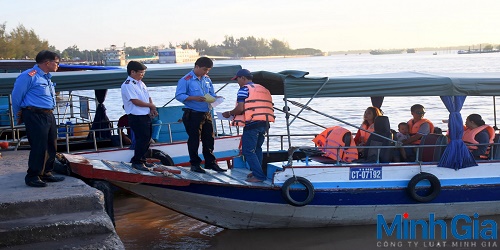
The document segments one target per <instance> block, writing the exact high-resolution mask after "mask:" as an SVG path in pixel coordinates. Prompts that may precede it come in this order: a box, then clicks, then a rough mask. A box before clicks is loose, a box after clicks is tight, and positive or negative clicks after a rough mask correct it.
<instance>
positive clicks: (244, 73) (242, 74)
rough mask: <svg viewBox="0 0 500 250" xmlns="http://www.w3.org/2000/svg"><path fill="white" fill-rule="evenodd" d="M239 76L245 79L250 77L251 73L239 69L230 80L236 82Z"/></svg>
mask: <svg viewBox="0 0 500 250" xmlns="http://www.w3.org/2000/svg"><path fill="white" fill-rule="evenodd" d="M240 76H245V77H252V73H250V71H249V70H248V69H240V70H238V72H236V75H235V76H234V77H233V78H231V80H236V78H238V77H240Z"/></svg>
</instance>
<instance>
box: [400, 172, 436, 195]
mask: <svg viewBox="0 0 500 250" xmlns="http://www.w3.org/2000/svg"><path fill="white" fill-rule="evenodd" d="M422 180H428V181H429V182H430V184H431V187H430V189H431V192H430V194H429V195H427V196H421V195H419V194H417V191H416V186H417V184H418V183H419V182H420V181H422ZM440 192H441V182H440V181H439V179H438V178H437V177H436V176H435V175H433V174H430V173H426V172H421V173H419V174H417V175H415V176H413V178H411V180H410V182H409V183H408V193H409V195H410V197H411V198H412V199H414V200H416V201H418V202H430V201H432V200H434V199H435V198H436V197H437V196H438V195H439V193H440Z"/></svg>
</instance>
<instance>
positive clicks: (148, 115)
mask: <svg viewBox="0 0 500 250" xmlns="http://www.w3.org/2000/svg"><path fill="white" fill-rule="evenodd" d="M146 69H147V67H146V65H144V64H142V63H140V62H137V61H130V62H129V63H128V65H127V74H128V78H127V80H125V82H124V83H123V84H122V86H121V92H122V99H123V106H124V108H125V113H126V114H127V115H128V121H129V125H130V128H131V129H132V131H133V132H134V136H135V148H134V157H132V159H131V160H130V162H131V163H132V167H133V168H135V169H138V170H143V171H148V170H149V169H148V168H147V167H150V166H151V165H150V164H148V163H146V157H145V154H146V152H147V151H148V149H149V145H150V143H151V135H152V131H153V130H152V123H151V119H152V118H153V117H155V116H157V115H158V111H157V110H156V106H155V105H154V104H153V100H151V97H150V96H149V92H148V89H147V87H146V85H145V84H144V82H142V78H143V77H144V74H145V73H146Z"/></svg>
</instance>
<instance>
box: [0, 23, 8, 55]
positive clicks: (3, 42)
mask: <svg viewBox="0 0 500 250" xmlns="http://www.w3.org/2000/svg"><path fill="white" fill-rule="evenodd" d="M5 26H6V23H3V24H1V25H0V58H5V57H6V56H7V51H8V47H7V46H8V45H9V44H8V43H7V34H6V33H5Z"/></svg>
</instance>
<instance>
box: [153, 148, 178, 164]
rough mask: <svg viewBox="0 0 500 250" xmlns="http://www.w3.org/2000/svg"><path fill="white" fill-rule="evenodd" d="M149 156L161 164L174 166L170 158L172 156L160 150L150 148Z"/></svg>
mask: <svg viewBox="0 0 500 250" xmlns="http://www.w3.org/2000/svg"><path fill="white" fill-rule="evenodd" d="M151 158H154V159H158V160H160V161H161V164H162V165H165V166H174V160H172V157H170V155H168V154H166V153H164V152H163V151H161V150H158V149H151Z"/></svg>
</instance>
